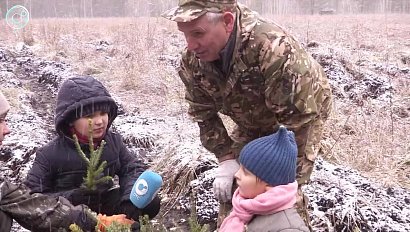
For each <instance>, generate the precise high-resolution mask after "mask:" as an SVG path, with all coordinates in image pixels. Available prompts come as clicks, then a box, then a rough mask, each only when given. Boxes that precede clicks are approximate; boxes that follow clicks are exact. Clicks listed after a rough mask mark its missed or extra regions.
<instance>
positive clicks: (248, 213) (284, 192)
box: [219, 181, 298, 232]
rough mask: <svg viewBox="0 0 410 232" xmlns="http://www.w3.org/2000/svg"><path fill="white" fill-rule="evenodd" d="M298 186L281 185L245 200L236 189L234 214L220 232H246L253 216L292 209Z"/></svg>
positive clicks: (225, 221) (230, 215) (226, 219)
mask: <svg viewBox="0 0 410 232" xmlns="http://www.w3.org/2000/svg"><path fill="white" fill-rule="evenodd" d="M297 189H298V184H297V182H296V181H295V182H293V183H290V184H287V185H279V186H276V187H272V188H270V189H269V190H268V191H266V192H264V193H262V194H259V195H258V196H256V197H255V198H253V199H245V198H243V197H242V196H241V195H239V189H236V191H235V193H234V194H233V198H232V206H233V209H232V212H231V213H230V214H229V216H228V217H226V218H225V220H224V221H223V223H222V225H221V228H220V229H219V232H237V231H238V232H239V231H244V226H245V224H247V223H248V222H249V221H250V220H251V219H252V217H253V215H255V214H257V215H268V214H273V213H277V212H279V211H282V210H285V209H290V208H292V207H293V206H294V204H295V203H296V194H297Z"/></svg>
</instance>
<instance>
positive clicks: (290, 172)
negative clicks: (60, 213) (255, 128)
mask: <svg viewBox="0 0 410 232" xmlns="http://www.w3.org/2000/svg"><path fill="white" fill-rule="evenodd" d="M297 154H298V149H297V145H296V142H295V135H294V134H293V132H292V131H288V130H287V129H286V128H285V127H284V126H280V128H279V130H278V131H277V132H276V133H274V134H271V135H269V136H264V137H261V138H258V139H255V140H253V141H251V142H249V143H248V144H246V145H245V146H244V147H243V149H242V150H241V153H240V156H239V162H240V163H241V164H242V165H243V166H244V167H245V168H246V169H248V170H249V171H250V172H252V173H253V174H254V175H255V176H257V177H258V178H259V179H261V180H263V181H265V182H266V183H268V184H269V185H270V186H272V187H274V186H278V185H286V184H289V183H292V182H294V181H295V179H296V158H297Z"/></svg>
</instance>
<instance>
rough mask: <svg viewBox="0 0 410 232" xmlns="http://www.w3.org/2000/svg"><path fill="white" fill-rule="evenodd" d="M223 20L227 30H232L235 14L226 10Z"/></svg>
mask: <svg viewBox="0 0 410 232" xmlns="http://www.w3.org/2000/svg"><path fill="white" fill-rule="evenodd" d="M223 20H224V24H225V29H226V31H227V32H229V33H230V32H232V31H233V28H234V23H235V15H234V14H233V13H232V12H224V14H223Z"/></svg>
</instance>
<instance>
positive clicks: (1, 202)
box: [0, 177, 96, 231]
mask: <svg viewBox="0 0 410 232" xmlns="http://www.w3.org/2000/svg"><path fill="white" fill-rule="evenodd" d="M0 213H2V215H7V217H8V218H9V219H10V220H11V219H14V220H15V221H17V222H18V223H19V224H20V225H22V226H23V227H24V228H26V229H29V230H31V231H68V227H69V226H70V224H71V223H76V224H77V225H78V226H80V227H81V228H83V229H84V230H85V231H93V230H94V227H95V225H96V222H95V219H93V217H92V216H90V211H89V210H88V208H86V207H85V206H75V207H74V206H73V205H71V204H70V202H69V201H68V200H66V199H64V198H62V197H60V198H53V197H49V196H46V195H42V194H32V195H30V194H29V190H28V189H26V188H25V187H23V186H17V185H14V184H12V183H10V182H9V181H7V180H5V179H4V178H3V177H0ZM3 220H5V219H4V218H2V222H1V223H5V222H3Z"/></svg>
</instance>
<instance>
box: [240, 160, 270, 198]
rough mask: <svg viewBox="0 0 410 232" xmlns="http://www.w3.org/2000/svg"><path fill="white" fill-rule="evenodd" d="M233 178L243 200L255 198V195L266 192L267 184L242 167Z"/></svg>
mask: <svg viewBox="0 0 410 232" xmlns="http://www.w3.org/2000/svg"><path fill="white" fill-rule="evenodd" d="M235 178H236V183H237V184H238V187H239V194H241V196H242V197H243V198H255V197H256V196H257V195H259V194H261V193H264V192H266V190H267V187H268V184H267V183H265V182H264V181H262V180H260V179H258V178H257V177H256V176H255V175H254V174H252V173H251V172H250V171H248V170H247V169H246V168H244V167H243V166H242V165H241V167H240V168H239V170H238V171H237V172H236V173H235Z"/></svg>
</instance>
